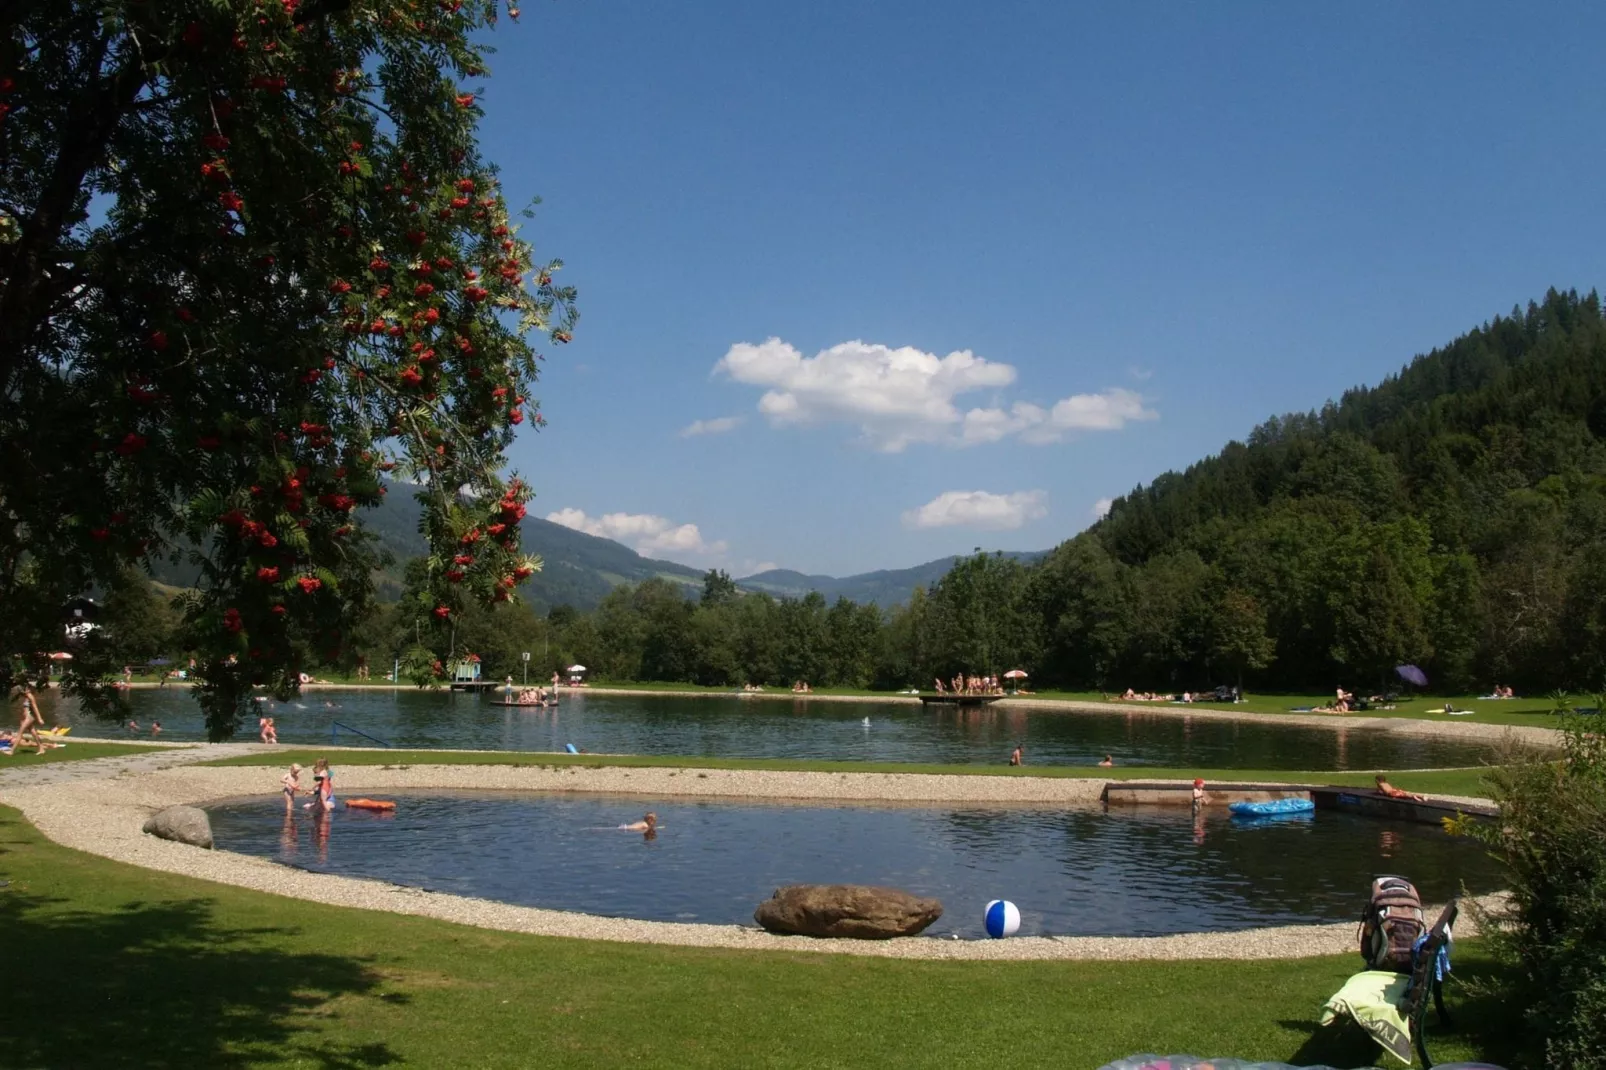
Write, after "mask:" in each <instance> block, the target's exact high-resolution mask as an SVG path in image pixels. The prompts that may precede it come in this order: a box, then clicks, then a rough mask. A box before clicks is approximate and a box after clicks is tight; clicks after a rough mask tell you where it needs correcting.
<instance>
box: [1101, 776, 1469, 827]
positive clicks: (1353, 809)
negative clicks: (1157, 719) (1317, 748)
mask: <svg viewBox="0 0 1606 1070" xmlns="http://www.w3.org/2000/svg"><path fill="white" fill-rule="evenodd" d="M1103 799H1104V803H1105V805H1107V806H1192V805H1193V785H1192V784H1190V783H1187V782H1183V781H1176V782H1160V781H1143V780H1112V781H1110V782H1108V783H1107V784H1105V785H1104V794H1103ZM1277 799H1309V800H1310V801H1311V802H1313V803H1315V804H1316V809H1318V810H1345V811H1348V812H1350V813H1357V814H1367V815H1369V816H1372V817H1386V818H1389V819H1392V820H1395V821H1410V822H1414V823H1416V824H1421V825H1438V824H1442V823H1443V821H1444V819H1445V818H1447V817H1455V816H1456V815H1457V814H1472V815H1474V816H1477V817H1494V816H1496V815H1497V814H1498V813H1499V811H1498V810H1496V809H1495V808H1494V807H1493V806H1490V805H1488V804H1483V803H1465V804H1457V803H1448V802H1433V801H1429V802H1417V801H1415V800H1414V799H1391V798H1389V797H1388V796H1387V795H1381V794H1379V793H1378V792H1376V791H1373V790H1372V789H1371V788H1347V787H1334V786H1330V785H1321V784H1265V783H1253V782H1244V783H1229V782H1225V781H1207V782H1206V783H1205V805H1207V806H1226V805H1229V804H1231V803H1235V802H1273V801H1275V800H1277Z"/></svg>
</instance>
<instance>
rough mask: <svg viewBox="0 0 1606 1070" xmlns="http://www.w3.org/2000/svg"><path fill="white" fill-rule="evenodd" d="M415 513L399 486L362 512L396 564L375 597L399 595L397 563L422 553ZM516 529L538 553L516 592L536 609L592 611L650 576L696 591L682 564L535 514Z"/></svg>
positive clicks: (697, 577)
mask: <svg viewBox="0 0 1606 1070" xmlns="http://www.w3.org/2000/svg"><path fill="white" fill-rule="evenodd" d="M420 514H421V509H420V507H419V504H418V502H417V501H416V500H415V499H414V498H413V495H412V494H411V493H410V492H409V488H407V487H405V486H400V485H397V486H393V487H392V488H391V491H390V493H389V494H387V495H386V496H385V500H384V501H383V502H381V503H380V504H379V505H378V506H376V507H375V508H373V509H369V510H365V511H364V513H363V523H364V524H365V525H366V526H367V528H368V529H369V530H370V531H372V532H373V533H374V534H375V535H377V536H379V541H380V542H381V543H382V544H383V545H384V546H385V548H386V549H387V550H389V551H390V552H391V554H392V555H394V557H395V558H396V563H395V564H394V565H392V566H391V567H390V568H388V569H386V570H385V572H384V573H382V574H381V576H380V581H379V593H380V597H381V598H384V599H394V598H396V597H397V596H398V595H399V594H400V593H401V586H402V566H403V564H404V563H405V562H406V560H407V559H408V558H410V557H418V556H420V555H422V554H424V553H425V552H426V548H425V545H424V538H423V536H422V535H420V534H419V533H418V521H419V516H420ZM521 526H522V528H523V530H524V540H523V545H524V549H525V550H527V551H528V552H530V553H533V554H539V555H540V556H541V559H542V561H543V566H542V569H541V571H540V572H537V573H536V574H535V575H534V576H531V577H530V579H529V580H527V581H526V582H525V583H524V584H523V585H522V587H521V589H520V593H521V594H523V595H524V597H525V598H527V599H529V601H530V602H531V603H532V604H533V605H534V606H535V607H536V608H537V609H538V610H541V611H545V610H547V609H550V608H551V607H553V606H557V605H571V606H574V607H575V608H576V609H595V608H596V606H597V604H598V603H599V602H601V601H602V599H603V596H605V595H606V594H607V593H608V592H609V591H611V590H613V589H614V588H615V587H617V586H619V585H620V584H622V583H640V582H642V581H643V580H649V579H652V578H653V577H655V576H656V577H659V578H661V579H666V580H670V581H671V582H674V583H679V584H683V585H684V586H686V587H687V588H690V589H696V590H698V591H700V590H701V589H702V585H703V573H702V571H701V570H699V569H695V568H692V567H690V566H688V565H677V564H675V563H674V562H673V561H656V560H653V559H652V558H650V557H642V556H641V555H640V554H638V553H636V552H635V551H634V550H632V549H630V548H629V547H628V546H622V545H620V544H619V543H617V542H614V541H613V540H612V539H604V538H600V537H598V536H596V535H587V534H586V533H585V532H583V531H575V530H574V529H573V528H566V527H564V526H563V525H562V524H554V523H552V522H551V521H550V520H542V519H541V518H539V517H535V516H528V517H525V518H524V522H523V524H522V525H521Z"/></svg>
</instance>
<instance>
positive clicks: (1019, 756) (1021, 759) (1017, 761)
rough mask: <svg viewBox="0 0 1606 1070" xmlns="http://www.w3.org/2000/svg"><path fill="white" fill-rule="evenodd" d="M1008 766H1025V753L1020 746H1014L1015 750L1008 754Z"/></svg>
mask: <svg viewBox="0 0 1606 1070" xmlns="http://www.w3.org/2000/svg"><path fill="white" fill-rule="evenodd" d="M1009 764H1010V765H1025V764H1026V753H1025V752H1024V751H1023V750H1021V745H1020V744H1019V743H1017V744H1015V749H1014V750H1012V751H1010V752H1009Z"/></svg>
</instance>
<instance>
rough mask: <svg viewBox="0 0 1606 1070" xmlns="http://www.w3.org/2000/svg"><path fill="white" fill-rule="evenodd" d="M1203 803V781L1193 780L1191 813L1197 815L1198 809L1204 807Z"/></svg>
mask: <svg viewBox="0 0 1606 1070" xmlns="http://www.w3.org/2000/svg"><path fill="white" fill-rule="evenodd" d="M1204 801H1205V792H1204V781H1203V780H1199V779H1198V778H1195V779H1194V781H1193V812H1194V813H1196V814H1197V813H1198V812H1199V810H1200V808H1201V807H1203V806H1204Z"/></svg>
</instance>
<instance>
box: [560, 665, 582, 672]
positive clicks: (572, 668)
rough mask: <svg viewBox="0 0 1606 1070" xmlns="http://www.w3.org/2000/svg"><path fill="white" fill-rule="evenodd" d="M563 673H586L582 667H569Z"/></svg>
mask: <svg viewBox="0 0 1606 1070" xmlns="http://www.w3.org/2000/svg"><path fill="white" fill-rule="evenodd" d="M563 671H564V672H585V671H586V667H585V666H584V665H570V666H569V667H568V668H567V669H564V670H563Z"/></svg>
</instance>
